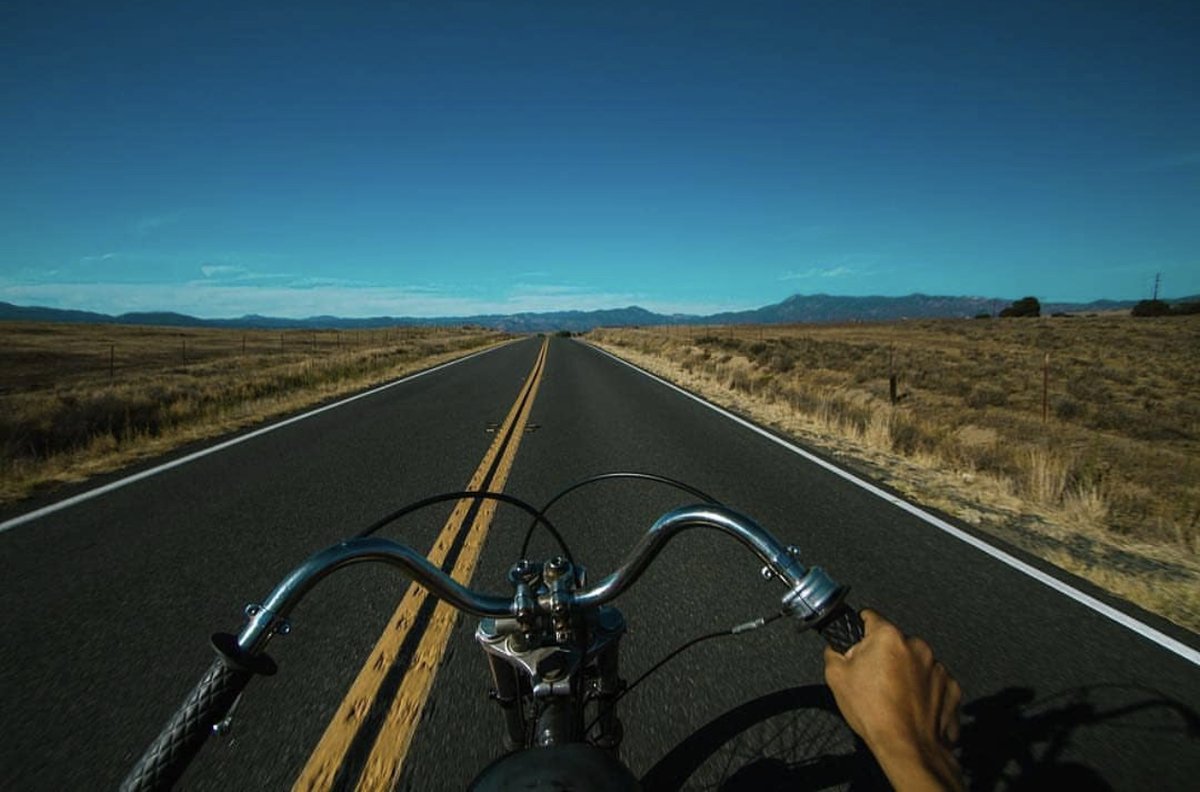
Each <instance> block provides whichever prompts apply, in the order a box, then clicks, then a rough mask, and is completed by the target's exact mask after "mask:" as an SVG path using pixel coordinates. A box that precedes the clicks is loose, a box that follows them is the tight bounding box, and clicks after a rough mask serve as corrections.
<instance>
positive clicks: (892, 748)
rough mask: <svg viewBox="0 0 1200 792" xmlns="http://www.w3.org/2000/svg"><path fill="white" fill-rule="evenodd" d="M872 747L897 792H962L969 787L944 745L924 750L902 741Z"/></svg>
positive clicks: (952, 755) (956, 762) (956, 761)
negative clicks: (947, 791) (945, 791)
mask: <svg viewBox="0 0 1200 792" xmlns="http://www.w3.org/2000/svg"><path fill="white" fill-rule="evenodd" d="M869 747H870V748H871V752H872V753H873V754H875V758H876V759H877V760H878V761H879V766H880V767H881V768H883V772H884V774H885V775H886V776H887V778H888V781H889V782H891V784H892V787H893V788H894V789H896V790H897V792H926V790H928V791H929V792H935V791H936V792H943V790H953V792H961V790H963V789H965V788H966V787H965V785H964V784H963V778H962V769H961V768H960V767H959V765H958V760H956V759H955V758H954V754H952V753H950V751H948V750H946V749H945V748H943V747H941V746H936V747H930V748H928V749H926V750H922V749H921V748H919V747H918V746H917V745H915V744H913V743H911V742H903V741H900V742H893V743H891V744H890V745H888V744H885V745H869Z"/></svg>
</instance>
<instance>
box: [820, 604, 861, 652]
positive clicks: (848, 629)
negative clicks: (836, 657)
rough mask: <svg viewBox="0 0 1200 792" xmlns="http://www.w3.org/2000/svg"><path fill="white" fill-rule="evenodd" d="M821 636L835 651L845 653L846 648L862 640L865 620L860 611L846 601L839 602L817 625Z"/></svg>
mask: <svg viewBox="0 0 1200 792" xmlns="http://www.w3.org/2000/svg"><path fill="white" fill-rule="evenodd" d="M817 631H818V632H820V633H821V637H822V638H824V639H825V641H826V642H827V643H828V644H829V645H830V646H831V647H833V649H834V651H836V652H838V653H840V654H845V653H846V650H848V649H849V648H850V647H852V646H854V645H855V644H856V643H858V642H859V641H861V640H862V637H863V622H862V617H860V616H859V615H858V611H856V610H854V608H851V607H850V606H849V605H847V604H846V603H845V602H839V603H838V605H837V607H836V608H834V609H833V611H832V612H831V613H830V614H829V615H828V616H826V617H825V618H824V619H822V620H821V623H820V624H818V625H817Z"/></svg>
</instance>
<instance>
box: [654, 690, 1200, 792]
mask: <svg viewBox="0 0 1200 792" xmlns="http://www.w3.org/2000/svg"><path fill="white" fill-rule="evenodd" d="M1164 710H1165V712H1164ZM1096 724H1105V725H1107V726H1112V727H1115V728H1121V729H1131V730H1147V729H1148V730H1153V731H1156V732H1164V731H1168V732H1173V733H1176V734H1183V735H1185V736H1186V738H1187V739H1189V740H1193V739H1200V716H1197V714H1196V712H1195V711H1194V710H1192V709H1190V708H1188V707H1186V706H1184V705H1183V704H1180V703H1179V702H1177V701H1175V700H1173V699H1171V698H1169V697H1167V696H1165V695H1163V694H1162V693H1160V692H1158V691H1156V690H1151V689H1148V688H1142V687H1136V686H1129V685H1092V686H1088V687H1080V688H1074V689H1071V690H1065V691H1062V692H1060V693H1056V694H1054V695H1051V696H1048V697H1045V698H1042V699H1038V698H1037V696H1036V694H1035V693H1034V691H1033V690H1032V689H1030V688H1022V687H1011V688H1006V689H1005V690H1002V691H1000V692H999V693H996V694H994V695H991V696H986V697H984V698H980V699H976V700H974V701H971V702H969V703H968V704H966V705H965V706H964V707H963V730H962V739H961V741H960V744H959V751H958V755H959V758H960V761H961V762H962V765H963V769H964V771H965V772H966V775H967V779H968V782H969V786H970V788H972V789H981V790H982V789H987V790H991V789H1006V790H1030V789H1047V788H1050V789H1071V790H1106V789H1111V788H1112V787H1111V785H1110V784H1109V783H1108V782H1107V781H1106V780H1105V779H1104V778H1103V776H1102V775H1101V774H1100V773H1099V772H1098V771H1097V770H1096V769H1094V768H1092V767H1089V766H1088V765H1086V764H1084V763H1082V762H1081V761H1079V759H1078V758H1074V757H1072V758H1068V754H1069V753H1070V752H1069V751H1067V749H1068V748H1069V747H1070V746H1071V743H1072V736H1073V735H1074V734H1075V733H1076V732H1077V731H1078V730H1079V729H1081V728H1086V727H1089V726H1094V725H1096ZM642 785H643V787H644V788H645V789H647V790H674V789H689V790H691V789H695V790H704V789H713V790H724V791H726V792H733V791H734V790H750V789H753V790H810V789H854V790H866V789H889V788H890V787H889V786H888V784H887V781H886V779H885V778H884V777H883V774H882V772H881V771H880V770H879V767H878V765H877V764H876V763H875V760H874V758H873V757H872V756H871V754H870V752H869V751H867V750H866V748H865V746H863V745H862V743H861V742H860V741H858V740H857V739H856V738H855V736H854V734H853V733H852V732H851V731H850V729H849V728H848V727H847V726H846V724H845V722H844V721H843V720H842V718H841V716H840V715H839V714H838V711H837V706H836V705H835V704H834V701H833V696H832V694H830V692H829V689H828V688H826V687H825V686H823V685H808V686H805V687H795V688H788V689H786V690H781V691H778V692H776V693H771V694H769V695H766V696H762V697H760V698H757V699H754V700H753V701H750V702H747V703H745V704H742V705H739V706H738V707H735V708H734V709H732V710H730V711H728V712H726V713H725V714H723V715H721V716H719V717H717V718H716V719H714V720H712V721H711V722H709V723H707V724H705V725H704V726H702V727H701V728H700V729H699V730H697V731H696V732H694V733H693V734H691V735H690V736H689V737H687V739H685V740H684V741H683V742H681V743H680V744H679V745H677V746H675V748H673V749H672V750H671V751H670V752H669V753H667V754H666V755H665V756H664V757H663V758H662V759H660V760H659V761H658V763H657V764H655V765H654V767H652V768H650V770H649V771H647V772H646V774H645V775H644V776H643V777H642Z"/></svg>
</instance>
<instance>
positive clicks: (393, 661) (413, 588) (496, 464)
mask: <svg viewBox="0 0 1200 792" xmlns="http://www.w3.org/2000/svg"><path fill="white" fill-rule="evenodd" d="M547 344H548V341H543V342H542V346H541V349H540V350H539V351H538V356H537V360H536V361H535V362H534V364H533V370H532V371H530V372H529V376H528V377H527V378H526V380H525V384H524V385H523V386H522V388H521V391H520V393H519V394H518V396H517V400H516V402H514V403H513V406H512V408H511V409H510V410H509V411H508V416H507V417H506V418H505V419H504V423H503V424H501V426H500V428H499V429H498V430H497V431H496V439H495V440H494V441H493V442H492V445H491V447H490V448H488V450H487V453H486V454H484V456H483V461H482V462H480V463H479V467H478V469H476V471H475V475H473V476H472V477H471V481H470V483H469V484H468V485H467V489H470V490H486V491H488V492H502V491H503V490H504V484H505V482H506V481H508V474H509V471H511V470H512V464H513V459H514V458H515V457H516V454H517V447H518V446H519V445H520V443H521V437H522V435H524V433H525V425H526V423H527V422H528V420H529V413H530V411H531V410H532V409H533V402H534V398H535V397H536V396H537V391H538V386H539V385H540V384H541V381H542V372H543V371H544V370H545V366H546V350H547ZM495 511H496V502H495V501H491V500H486V501H485V500H474V499H464V500H461V501H459V502H458V503H457V504H455V506H454V510H453V511H452V512H451V513H450V517H449V519H447V520H446V524H445V526H444V527H443V528H442V531H441V533H440V534H438V537H437V539H436V540H435V541H434V543H433V548H432V549H431V550H430V551H429V555H428V558H429V560H430V561H431V562H433V563H434V564H436V565H438V566H440V567H442V569H445V570H447V571H450V574H451V575H452V576H453V577H454V579H455V580H457V581H458V582H460V583H464V584H466V583H469V582H470V580H471V576H472V574H474V572H475V566H476V564H477V563H478V561H479V554H480V551H481V550H482V549H483V542H484V539H485V538H486V537H487V532H488V528H489V526H490V525H491V522H492V516H493V515H494V514H495ZM464 528H465V531H464ZM457 616H458V612H457V611H456V610H455V609H454V608H452V607H450V606H449V605H446V604H445V603H443V602H440V601H438V600H436V599H434V598H432V597H430V596H429V595H428V594H427V593H426V591H425V589H424V588H422V587H420V586H418V585H416V584H415V583H414V584H412V585H410V586H409V587H408V590H407V591H406V592H405V593H404V597H403V598H402V599H401V600H400V605H399V606H398V607H397V608H396V612H395V613H394V614H393V615H392V618H391V620H390V621H389V622H388V626H387V627H386V628H385V629H384V632H383V635H382V636H380V638H379V641H378V642H377V643H376V644H375V648H374V649H373V650H372V651H371V654H370V655H369V657H368V658H367V662H366V665H364V666H363V668H362V670H361V671H360V672H359V673H358V677H357V678H356V679H355V680H354V684H352V685H351V686H350V690H349V692H348V693H347V694H346V697H345V699H344V700H343V701H342V703H341V705H340V706H339V707H338V710H337V713H336V714H335V715H334V717H333V720H332V721H330V723H329V726H328V727H327V728H326V729H325V734H324V736H322V737H321V741H320V742H319V743H317V747H316V749H315V750H314V751H313V753H312V755H311V756H310V757H309V759H308V762H307V763H306V764H305V766H304V770H302V771H301V773H300V776H299V777H298V778H297V779H296V783H295V785H294V786H293V787H292V789H293V790H303V792H309V791H310V790H328V789H334V788H336V789H349V788H351V787H354V788H356V789H359V790H388V789H392V788H393V787H394V786H395V785H396V781H397V780H398V779H399V777H400V771H401V769H402V767H403V765H404V758H405V756H406V755H407V753H408V748H409V745H410V744H411V743H412V738H413V735H414V734H415V733H416V730H417V724H418V723H419V722H420V719H421V711H422V709H424V707H425V700H426V698H427V697H428V695H429V691H430V689H431V688H432V687H433V680H434V676H436V674H437V670H438V666H439V665H440V664H441V660H442V656H443V654H444V653H445V651H446V644H447V643H448V641H449V639H450V631H451V628H453V626H454V622H455V620H456V618H457Z"/></svg>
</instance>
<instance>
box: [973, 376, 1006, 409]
mask: <svg viewBox="0 0 1200 792" xmlns="http://www.w3.org/2000/svg"><path fill="white" fill-rule="evenodd" d="M964 401H965V402H966V405H967V406H968V407H974V408H975V409H982V408H984V407H1003V406H1004V405H1006V404H1008V391H1007V390H1005V389H1004V388H1001V387H999V386H997V385H993V384H991V383H989V382H980V383H977V384H976V385H975V386H974V387H972V388H971V391H970V392H969V393H968V394H967V395H966V397H965V399H964Z"/></svg>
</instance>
